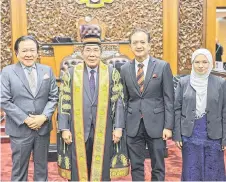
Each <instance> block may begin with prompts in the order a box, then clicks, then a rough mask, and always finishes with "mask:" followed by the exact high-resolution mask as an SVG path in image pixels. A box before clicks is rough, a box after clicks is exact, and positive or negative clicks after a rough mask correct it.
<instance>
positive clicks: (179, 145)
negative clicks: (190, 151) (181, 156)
mask: <svg viewBox="0 0 226 182" xmlns="http://www.w3.org/2000/svg"><path fill="white" fill-rule="evenodd" d="M175 144H176V146H177V147H178V148H179V149H180V150H181V149H182V147H183V144H182V142H175Z"/></svg>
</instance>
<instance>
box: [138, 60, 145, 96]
mask: <svg viewBox="0 0 226 182" xmlns="http://www.w3.org/2000/svg"><path fill="white" fill-rule="evenodd" d="M143 67H144V64H143V63H140V64H138V71H137V83H138V85H139V87H140V93H142V92H143V90H144V70H143Z"/></svg>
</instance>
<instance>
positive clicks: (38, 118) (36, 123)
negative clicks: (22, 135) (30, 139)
mask: <svg viewBox="0 0 226 182" xmlns="http://www.w3.org/2000/svg"><path fill="white" fill-rule="evenodd" d="M29 116H30V117H31V118H32V119H33V122H32V123H30V125H28V126H29V127H30V128H31V129H35V130H38V129H40V128H41V126H42V125H43V123H44V122H45V121H46V120H47V118H46V116H45V115H32V114H30V115H29Z"/></svg>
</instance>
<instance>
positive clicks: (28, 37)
mask: <svg viewBox="0 0 226 182" xmlns="http://www.w3.org/2000/svg"><path fill="white" fill-rule="evenodd" d="M26 40H32V41H33V42H34V43H35V44H36V47H37V51H38V50H39V45H38V41H37V40H36V39H35V38H34V37H33V36H31V35H25V36H22V37H20V38H18V39H17V40H16V42H15V44H14V51H15V53H16V54H17V53H18V49H19V44H20V43H21V42H23V41H26Z"/></svg>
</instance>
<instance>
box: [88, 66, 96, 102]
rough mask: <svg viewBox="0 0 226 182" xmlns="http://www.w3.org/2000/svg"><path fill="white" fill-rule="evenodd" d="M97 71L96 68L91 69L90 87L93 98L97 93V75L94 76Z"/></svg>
mask: <svg viewBox="0 0 226 182" xmlns="http://www.w3.org/2000/svg"><path fill="white" fill-rule="evenodd" d="M95 72H96V71H95V70H91V71H90V74H91V75H90V78H89V87H90V93H91V97H92V98H93V96H94V93H95V77H94V73H95Z"/></svg>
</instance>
